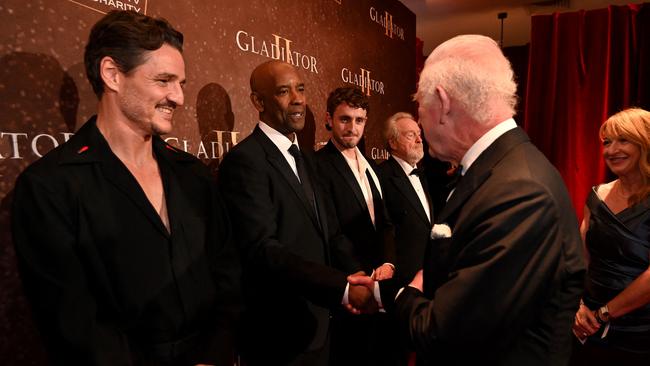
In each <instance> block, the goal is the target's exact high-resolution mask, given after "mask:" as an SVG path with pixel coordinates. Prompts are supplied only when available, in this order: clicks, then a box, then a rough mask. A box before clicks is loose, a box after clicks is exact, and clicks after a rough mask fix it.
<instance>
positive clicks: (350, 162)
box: [334, 144, 369, 172]
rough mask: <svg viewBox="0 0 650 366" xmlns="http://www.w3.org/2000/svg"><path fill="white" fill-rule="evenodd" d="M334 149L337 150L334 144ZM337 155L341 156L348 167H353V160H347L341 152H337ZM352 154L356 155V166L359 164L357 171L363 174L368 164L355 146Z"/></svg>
mask: <svg viewBox="0 0 650 366" xmlns="http://www.w3.org/2000/svg"><path fill="white" fill-rule="evenodd" d="M334 147H336V149H337V150H338V147H337V146H336V144H334ZM339 153H340V154H341V155H342V156H343V158H344V159H345V161H346V162H347V163H348V165H350V166H353V165H354V164H355V163H356V162H355V161H354V160H351V159H350V158H348V156H347V155H345V154H344V153H343V151H341V150H339ZM354 154H355V155H356V158H357V162H358V163H357V164H359V171H361V172H365V171H366V169H367V168H368V165H369V164H368V161H367V160H366V158H365V157H364V156H363V154H362V153H361V151H360V150H359V148H358V147H357V146H355V147H354Z"/></svg>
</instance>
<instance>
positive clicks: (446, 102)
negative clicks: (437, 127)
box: [436, 85, 451, 120]
mask: <svg viewBox="0 0 650 366" xmlns="http://www.w3.org/2000/svg"><path fill="white" fill-rule="evenodd" d="M436 95H437V96H438V99H439V101H440V110H441V115H442V116H446V115H448V114H449V111H450V109H451V100H450V99H449V95H448V94H447V92H446V91H445V89H443V88H442V86H440V85H438V86H436ZM440 120H442V118H441V119H440Z"/></svg>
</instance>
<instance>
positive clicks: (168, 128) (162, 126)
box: [151, 121, 173, 136]
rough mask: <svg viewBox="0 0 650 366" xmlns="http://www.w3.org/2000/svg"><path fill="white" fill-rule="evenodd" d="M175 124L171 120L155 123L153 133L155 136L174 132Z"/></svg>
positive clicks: (152, 128) (152, 127)
mask: <svg viewBox="0 0 650 366" xmlns="http://www.w3.org/2000/svg"><path fill="white" fill-rule="evenodd" d="M172 128H173V125H172V123H171V121H169V122H164V123H153V124H152V126H151V134H152V135H154V136H161V135H167V134H168V133H171V132H172Z"/></svg>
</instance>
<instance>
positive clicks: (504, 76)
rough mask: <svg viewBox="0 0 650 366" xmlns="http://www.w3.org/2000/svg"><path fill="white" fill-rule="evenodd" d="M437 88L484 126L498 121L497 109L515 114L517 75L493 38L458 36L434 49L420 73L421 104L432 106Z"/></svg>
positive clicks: (419, 93) (511, 114)
mask: <svg viewBox="0 0 650 366" xmlns="http://www.w3.org/2000/svg"><path fill="white" fill-rule="evenodd" d="M437 86H441V87H442V88H443V89H444V90H445V92H446V93H447V94H448V95H449V96H450V97H451V98H453V99H454V100H455V101H457V102H459V103H460V104H461V106H462V108H463V110H465V111H466V112H467V113H468V114H469V115H470V116H471V117H472V118H473V119H474V120H476V121H478V122H480V123H487V122H488V121H490V120H491V119H492V118H494V114H495V113H494V112H495V111H496V110H506V111H508V112H509V113H510V116H513V115H514V114H515V107H516V105H517V96H516V91H517V84H516V82H515V80H514V72H513V71H512V67H511V65H510V62H509V61H508V59H506V57H505V56H504V55H503V53H502V52H501V49H500V48H499V46H498V45H497V43H496V42H495V41H494V40H492V39H491V38H489V37H485V36H481V35H462V36H457V37H454V38H452V39H450V40H448V41H446V42H444V43H442V44H441V45H440V46H438V47H437V48H436V49H435V50H433V52H432V53H431V54H430V55H429V57H428V58H427V60H426V63H425V65H424V70H422V73H421V74H420V81H419V85H418V91H417V93H416V95H415V98H416V99H417V100H418V102H419V103H420V104H428V103H429V102H431V100H432V98H433V96H434V95H435V92H436V87H437Z"/></svg>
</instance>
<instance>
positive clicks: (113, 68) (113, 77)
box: [99, 56, 122, 91]
mask: <svg viewBox="0 0 650 366" xmlns="http://www.w3.org/2000/svg"><path fill="white" fill-rule="evenodd" d="M121 75H122V73H121V72H120V69H119V67H117V63H115V60H113V58H112V57H109V56H105V57H104V58H102V59H101V60H100V61H99V76H100V77H101V78H102V81H103V82H104V88H105V89H108V90H112V91H118V90H119V89H120V81H121V80H120V76H121Z"/></svg>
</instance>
